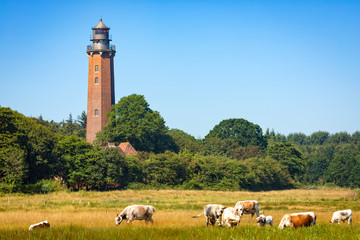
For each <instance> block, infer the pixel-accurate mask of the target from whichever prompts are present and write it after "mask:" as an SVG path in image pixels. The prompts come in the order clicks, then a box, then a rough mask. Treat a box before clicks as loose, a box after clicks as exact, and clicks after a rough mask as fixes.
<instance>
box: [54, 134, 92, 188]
mask: <svg viewBox="0 0 360 240" xmlns="http://www.w3.org/2000/svg"><path fill="white" fill-rule="evenodd" d="M91 149H92V146H91V144H90V143H88V142H86V140H85V139H83V138H80V137H76V136H73V135H72V136H60V139H59V140H58V141H57V144H56V148H55V151H54V152H55V154H56V157H57V159H59V164H58V171H57V172H58V177H60V178H61V179H63V180H64V181H65V183H66V184H67V185H68V187H72V188H74V189H79V188H80V187H85V186H86V185H87V184H86V183H87V180H88V173H89V168H88V162H91V161H92V159H89V157H91V152H90V151H91Z"/></svg>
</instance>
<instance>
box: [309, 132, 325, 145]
mask: <svg viewBox="0 0 360 240" xmlns="http://www.w3.org/2000/svg"><path fill="white" fill-rule="evenodd" d="M329 136H330V134H329V133H328V132H324V131H317V132H314V133H313V134H311V135H310V138H309V144H312V145H322V144H324V143H325V141H326V140H327V139H328V138H329Z"/></svg>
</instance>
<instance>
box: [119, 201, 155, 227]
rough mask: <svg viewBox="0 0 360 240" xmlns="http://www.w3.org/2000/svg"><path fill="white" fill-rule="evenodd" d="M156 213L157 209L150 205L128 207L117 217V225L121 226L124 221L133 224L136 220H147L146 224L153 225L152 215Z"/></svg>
mask: <svg viewBox="0 0 360 240" xmlns="http://www.w3.org/2000/svg"><path fill="white" fill-rule="evenodd" d="M154 213H155V208H154V207H153V206H150V205H132V206H127V207H126V208H125V209H124V210H123V211H122V212H121V213H120V214H118V215H116V217H115V223H116V225H119V224H120V223H121V222H122V221H123V220H127V223H131V222H132V221H134V220H145V223H146V224H148V223H149V222H151V223H153V222H154V221H153V219H152V215H153V214H154Z"/></svg>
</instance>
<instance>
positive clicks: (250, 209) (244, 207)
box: [235, 200, 259, 217]
mask: <svg viewBox="0 0 360 240" xmlns="http://www.w3.org/2000/svg"><path fill="white" fill-rule="evenodd" d="M235 209H236V210H237V211H239V213H240V215H241V216H242V215H243V214H251V217H253V216H254V214H256V216H257V217H258V216H259V203H258V202H257V201H255V200H246V201H239V202H237V203H236V204H235Z"/></svg>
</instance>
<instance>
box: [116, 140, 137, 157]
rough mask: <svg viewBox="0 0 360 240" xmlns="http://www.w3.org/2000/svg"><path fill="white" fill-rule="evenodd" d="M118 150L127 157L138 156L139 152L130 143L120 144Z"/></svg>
mask: <svg viewBox="0 0 360 240" xmlns="http://www.w3.org/2000/svg"><path fill="white" fill-rule="evenodd" d="M118 149H119V150H120V151H121V152H122V153H123V154H125V155H127V156H128V155H136V154H137V151H136V150H135V148H134V147H133V146H131V144H130V143H129V142H122V143H120V144H119V146H118Z"/></svg>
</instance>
